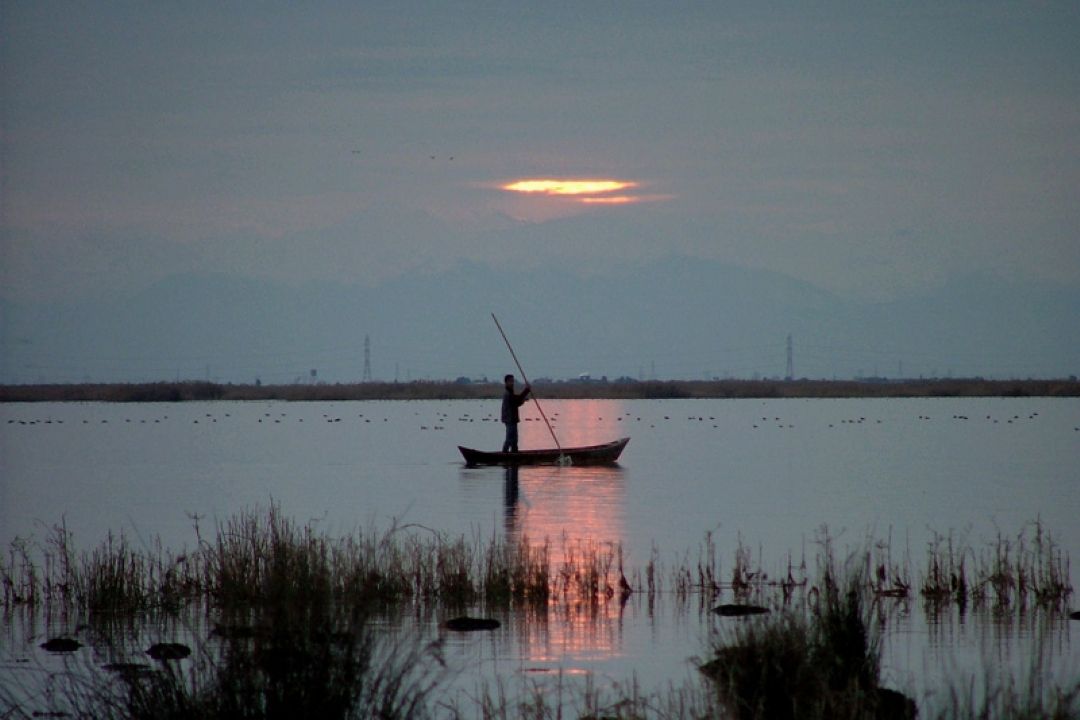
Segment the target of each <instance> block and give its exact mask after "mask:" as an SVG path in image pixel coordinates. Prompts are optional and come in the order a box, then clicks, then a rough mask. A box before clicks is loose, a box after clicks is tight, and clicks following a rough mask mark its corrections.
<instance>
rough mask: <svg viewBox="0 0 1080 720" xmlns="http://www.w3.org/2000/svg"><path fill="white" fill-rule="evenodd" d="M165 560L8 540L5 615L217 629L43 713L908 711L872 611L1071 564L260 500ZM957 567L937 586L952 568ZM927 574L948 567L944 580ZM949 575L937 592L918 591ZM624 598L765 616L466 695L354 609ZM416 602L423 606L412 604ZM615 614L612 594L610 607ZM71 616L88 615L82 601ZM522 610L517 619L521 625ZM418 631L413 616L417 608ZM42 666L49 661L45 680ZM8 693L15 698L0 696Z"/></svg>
mask: <svg viewBox="0 0 1080 720" xmlns="http://www.w3.org/2000/svg"><path fill="white" fill-rule="evenodd" d="M195 522H196V526H195V531H196V537H197V547H196V548H194V549H193V550H190V551H187V552H184V553H182V554H179V555H177V554H172V553H170V552H168V551H166V550H164V549H163V548H161V547H160V544H158V543H155V544H152V545H150V546H143V547H141V548H140V547H138V546H134V545H133V544H132V543H131V542H130V541H128V540H127V539H126V538H124V537H123V536H122V535H115V536H114V535H109V536H108V537H107V538H106V539H105V541H104V542H102V543H101V544H100V545H99V546H98V547H96V548H94V549H92V550H90V551H88V552H84V553H76V552H75V551H74V550H73V542H72V539H71V536H70V533H69V532H68V531H67V529H66V527H65V526H64V524H63V522H61V523H60V524H59V525H58V526H56V527H54V528H52V529H51V530H50V531H49V532H48V534H47V536H46V538H45V540H44V542H42V543H40V544H38V543H34V542H31V541H30V540H28V539H16V540H15V541H13V542H12V543H11V544H10V545H9V548H8V552H7V554H6V555H5V556H4V559H3V560H0V580H2V584H3V592H4V595H3V601H4V606H3V609H4V611H5V612H6V613H11V612H14V611H16V610H26V611H32V610H34V609H35V608H44V609H45V610H47V611H51V610H52V609H59V610H63V611H65V612H66V611H71V610H74V611H76V614H78V615H79V616H80V617H83V616H85V617H87V622H88V623H89V625H90V627H91V628H92V630H91V632H92V633H93V634H94V635H95V636H96V640H95V641H94V644H95V647H99V648H100V647H101V646H102V644H105V645H107V644H108V642H109V640H108V637H109V636H110V635H112V636H116V637H130V636H131V634H132V633H131V632H130V630H125V629H124V628H122V627H118V626H117V625H116V624H117V623H121V624H122V623H123V622H124V618H136V617H145V616H147V615H160V616H163V617H166V618H168V617H172V618H174V620H173V621H172V622H174V623H177V622H179V623H181V624H182V623H183V622H184V621H183V620H181V619H176V618H182V617H183V616H184V611H185V609H187V610H191V609H192V608H196V609H197V611H198V612H206V611H212V612H209V613H208V614H210V615H212V616H213V617H214V618H215V622H214V623H213V626H214V630H213V632H212V634H211V635H210V636H209V637H208V636H207V635H206V634H205V633H192V634H191V635H192V637H194V638H195V643H194V644H195V647H194V651H193V655H192V658H191V659H190V660H188V661H185V663H184V664H180V663H168V662H166V663H162V664H160V665H157V666H152V667H151V666H146V665H140V664H138V663H131V662H127V661H126V660H125V659H124V657H125V656H124V651H123V649H122V648H117V649H115V650H113V651H108V652H107V653H106V654H108V655H110V656H114V657H118V658H120V660H121V662H116V663H110V666H109V668H110V669H108V670H103V669H102V668H100V667H94V668H84V669H81V670H77V671H73V672H71V673H68V674H66V675H64V676H63V683H60V682H54V680H52V679H50V680H49V681H48V682H49V683H52V685H51V687H54V688H60V690H55V691H54V692H53V695H51V696H49V698H48V702H47V703H45V706H44V709H43V710H41V712H67V713H69V714H71V715H76V716H79V715H83V716H111V717H121V718H142V717H193V716H198V717H208V718H214V717H268V716H319V717H388V718H393V717H419V718H424V717H450V718H472V717H483V718H492V719H494V720H497V719H498V718H519V717H525V718H538V719H539V718H545V719H546V718H558V717H577V718H586V717H593V718H599V717H609V718H719V717H725V718H749V719H753V720H756V719H757V718H787V717H791V718H794V717H800V718H803V717H806V718H817V717H822V718H824V717H848V718H880V717H896V718H901V717H905V718H906V717H911V716H912V712H913V710H914V706H913V704H912V700H911V699H909V698H906V697H904V696H903V695H900V694H899V693H897V692H896V691H895V690H893V689H890V688H886V687H884V686H883V682H882V678H881V673H880V666H881V661H880V658H881V655H880V647H881V632H882V628H883V623H882V622H881V616H882V613H883V612H886V611H887V609H888V608H890V607H896V606H897V605H898V604H903V603H904V602H905V601H906V600H909V599H911V597H912V596H914V595H915V593H913V592H912V591H911V588H912V587H919V588H920V589H921V592H920V593H918V595H919V596H921V597H923V598H924V599H925V600H926V601H927V604H928V605H934V604H935V603H936V604H937V605H938V606H939V607H941V606H944V607H950V608H952V607H954V606H955V603H958V602H960V601H961V600H962V601H963V602H980V600H978V598H979V597H980V595H979V594H978V593H979V592H980V590H979V588H982V589H983V590H982V591H983V592H985V593H986V594H987V595H986V599H985V602H993V603H1000V604H1006V603H1007V605H1008V607H1011V608H1017V609H1021V608H1025V607H1030V606H1032V605H1036V606H1039V607H1046V608H1051V609H1053V608H1060V606H1061V604H1062V603H1063V602H1064V600H1065V599H1067V598H1068V597H1069V595H1070V593H1071V588H1070V587H1069V585H1068V582H1067V578H1068V559H1067V557H1066V556H1065V555H1064V553H1063V552H1062V551H1061V549H1060V548H1059V547H1058V546H1057V545H1056V544H1055V543H1054V542H1053V541H1052V539H1051V538H1050V536H1049V534H1048V533H1047V532H1045V530H1044V529H1043V528H1042V526H1041V525H1040V524H1039V523H1038V521H1036V522H1035V523H1033V524H1032V525H1030V526H1028V527H1026V528H1024V530H1023V531H1022V532H1020V533H1018V534H1016V535H1014V536H999V538H998V540H997V542H996V543H995V544H992V545H990V546H988V547H986V548H983V550H982V551H981V552H975V551H973V550H972V549H970V548H969V547H968V546H967V545H966V544H965V543H963V542H960V541H957V540H955V539H954V538H952V537H951V536H940V537H937V538H935V541H934V542H933V543H931V546H930V548H929V551H928V559H927V568H928V570H927V572H926V573H925V576H924V577H923V578H921V579H920V580H919V581H918V584H917V585H916V583H914V582H912V580H911V572H910V561H909V560H907V558H906V555H904V556H902V557H900V558H897V557H896V556H895V555H894V553H893V549H892V541H891V538H890V539H886V540H874V539H872V538H870V539H868V540H867V545H866V549H865V550H863V551H857V552H855V553H854V554H852V555H850V556H849V557H848V558H847V559H846V560H845V562H844V563H842V564H841V563H838V562H837V561H836V560H835V550H834V547H835V541H834V539H833V538H831V537H830V535H829V533H828V531H827V529H826V528H822V530H821V532H820V534H819V536H818V537H817V538H816V542H815V545H816V551H815V552H814V554H813V557H812V558H811V560H810V561H808V560H807V558H806V556H805V553H804V555H803V556H802V557H798V558H797V557H794V556H792V557H789V558H788V559H787V562H786V567H784V566H781V567H782V569H781V570H780V571H779V572H777V573H774V574H772V575H770V573H768V572H766V571H765V569H764V564H763V563H762V560H761V555H762V553H761V551H760V549H759V550H758V551H757V553H754V552H752V551H751V550H750V548H748V547H746V546H745V545H744V544H743V543H742V542H739V543H738V545H737V546H736V547H735V548H734V552H733V558H732V561H731V563H730V566H725V564H724V563H723V562H722V553H721V552H720V551H719V549H718V547H717V545H716V541H715V539H714V538H713V536H712V535H710V534H707V535H706V536H705V540H704V542H703V543H702V544H701V545H700V546H699V548H698V549H697V554H696V557H694V556H691V555H690V554H687V555H686V556H685V557H684V558H683V559H682V560H680V561H677V562H676V563H675V564H674V565H673V566H671V567H665V566H664V565H663V563H661V561H660V557H659V552H658V551H657V550H654V551H653V553H652V555H651V557H650V558H649V559H648V562H647V564H646V565H645V567H644V568H640V569H638V568H629V567H627V565H626V564H625V559H624V557H623V552H622V548H621V547H620V546H619V545H618V544H617V543H601V542H591V541H590V542H579V541H574V540H572V539H570V538H566V537H563V538H559V539H556V540H551V539H544V540H543V541H539V542H537V541H532V540H530V539H527V538H521V539H520V540H519V541H516V542H510V543H507V542H502V541H499V540H495V539H493V540H491V541H487V542H483V541H480V540H479V539H476V538H472V539H467V538H446V537H444V536H442V535H441V534H439V533H437V532H434V531H431V530H430V529H427V528H423V527H419V526H408V525H396V524H395V525H392V526H391V527H390V528H388V529H385V530H374V529H367V530H362V531H357V532H355V533H351V534H349V535H346V536H344V537H340V538H334V537H330V536H328V535H326V534H324V533H321V532H318V531H317V530H316V529H315V528H314V527H313V526H310V525H299V524H297V523H295V522H294V521H292V520H290V519H289V518H287V517H286V516H285V515H284V514H283V513H282V512H281V510H280V508H279V507H277V506H271V507H270V508H269V509H267V510H258V509H256V510H252V511H249V512H244V513H240V514H237V515H234V516H232V517H229V518H226V519H225V520H223V521H221V522H219V523H217V524H216V526H215V528H214V532H213V533H212V534H211V535H210V536H208V537H204V536H203V529H202V528H201V527H200V526H199V523H198V521H197V520H196V521H195ZM954 576H955V577H956V578H957V580H956V581H955V582H954V581H953V577H954ZM946 578H947V579H948V582H947V583H946ZM935 587H941V588H945V587H947V588H948V591H947V593H945V592H942V594H941V595H934V594H931V593H928V592H927V589H928V588H930V589H932V588H935ZM635 593H640V594H642V595H644V596H645V597H647V598H648V599H649V602H651V601H652V599H653V598H654V597H656V596H657V595H659V594H661V593H667V594H668V595H670V596H671V597H674V598H675V599H676V600H678V601H688V600H689V599H690V598H692V597H697V598H699V599H700V602H701V603H702V607H703V608H705V607H706V606H707V605H709V604H711V603H712V602H713V601H714V600H715V598H716V597H717V596H718V595H719V594H721V593H730V594H732V595H733V596H734V597H735V598H736V599H737V600H740V601H746V600H753V599H763V600H764V601H765V602H766V603H767V604H768V605H769V606H770V608H771V610H772V612H770V613H768V614H765V615H762V616H761V618H760V619H747V620H745V621H738V622H737V623H735V624H728V625H722V626H721V632H720V633H719V634H718V635H716V636H715V637H714V638H712V645H711V647H710V650H709V656H708V657H707V658H706V659H705V660H704V661H702V662H701V663H700V667H701V670H702V672H701V674H700V675H699V676H696V677H692V678H689V679H688V680H687V682H686V684H685V685H683V686H681V687H669V688H667V689H663V690H659V691H654V692H649V693H645V692H642V690H641V689H640V688H639V687H638V685H637V683H636V681H634V680H631V681H629V682H628V683H626V684H615V685H610V684H605V685H604V687H602V688H601V687H597V686H596V685H595V684H594V683H593V682H592V681H591V680H586V681H585V683H584V684H582V683H581V682H580V681H579V680H575V681H574V682H567V683H566V684H565V685H564V684H563V682H562V678H561V677H560V678H555V686H554V688H553V687H552V683H551V682H550V680H551V679H550V678H544V679H542V680H534V679H530V678H527V677H524V678H521V679H520V680H519V681H515V682H518V685H517V686H515V687H509V686H507V685H505V684H504V681H502V680H500V681H498V682H496V683H495V684H494V685H488V686H483V687H481V688H480V689H478V690H477V692H475V693H472V694H465V695H462V694H460V693H458V694H453V695H448V692H449V691H448V687H449V679H450V675H451V673H450V670H449V669H448V668H447V665H446V663H445V660H444V658H443V655H442V644H441V643H442V641H441V640H440V639H439V638H436V639H435V640H430V639H425V638H423V637H422V636H421V634H420V633H419V632H417V633H415V634H406V635H405V636H394V634H392V633H391V634H389V635H387V634H386V633H385V632H379V631H376V630H375V629H374V628H373V624H372V623H371V618H372V617H373V615H374V614H375V613H376V612H377V611H378V610H380V609H381V608H382V607H384V606H387V605H393V604H394V603H414V604H416V606H417V612H420V613H424V612H428V611H431V612H435V613H436V614H441V613H442V612H443V611H444V610H445V609H447V608H457V607H459V606H466V607H487V608H508V607H514V608H516V609H518V610H519V611H520V612H522V613H523V617H525V618H526V621H525V622H533V621H535V622H551V621H553V619H554V620H555V621H558V618H560V617H567V618H579V617H594V616H595V617H604V616H605V615H607V614H608V613H609V611H611V610H612V607H611V606H610V605H609V604H610V603H620V602H626V600H627V596H628V595H629V596H632V595H633V594H635ZM423 608H427V610H426V611H425V610H424V609H423ZM614 611H615V612H618V611H619V608H617V607H616V608H614ZM84 614H85V615H84ZM529 618H535V620H529ZM421 624H423V623H421ZM49 677H50V678H52V677H53V676H51V675H50V676H49ZM955 688H956V689H954V690H952V692H951V694H948V695H946V696H945V697H944V699H942V700H940V702H939V704H938V705H937V706H934V707H930V706H927V707H922V708H919V710H920V717H941V718H945V717H961V718H963V717H972V718H976V717H978V718H984V717H1055V718H1075V717H1080V685H1077V686H1076V687H1065V688H1061V689H1050V690H1048V691H1047V690H1044V689H1042V688H1038V689H1037V691H1035V690H1032V689H1029V688H1024V687H1022V686H1017V685H1015V684H1013V683H1012V681H1011V680H1009V679H1002V680H999V681H997V682H996V683H994V684H990V683H988V684H987V688H988V689H986V690H985V691H980V692H978V693H977V692H976V691H974V690H972V689H971V687H969V685H967V684H966V681H962V680H961V681H958V682H957V684H956V686H955ZM23 697H24V696H23V695H20V694H19V692H18V689H16V690H14V691H13V690H12V689H11V688H10V686H5V684H4V683H0V716H7V715H9V714H10V715H11V716H14V717H18V716H19V714H18V712H17V710H18V707H19V705H18V703H19V702H22V699H23ZM5 702H6V703H8V705H10V707H11V708H12V710H11V712H10V713H9V712H6V711H5V710H4V706H5Z"/></svg>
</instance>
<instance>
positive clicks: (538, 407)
mask: <svg viewBox="0 0 1080 720" xmlns="http://www.w3.org/2000/svg"><path fill="white" fill-rule="evenodd" d="M491 319H492V320H494V321H495V327H497V328H499V334H500V335H502V339H503V342H504V343H506V349H507V350H509V351H510V357H512V358H514V364H515V365H517V369H518V372H519V373H521V379H522V381H523V382H524V383H525V384H526V385H528V384H529V378H528V377H527V376H526V375H525V368H523V367H521V361H519V360H518V357H517V353H515V352H514V348H513V346H512V345H511V344H510V340H509V338H507V337H506V332H505V331H504V330H503V329H502V325H500V324H499V318H497V317H495V313H491ZM532 399H533V402H534V403H536V409H537V410H539V411H540V417H542V418H544V424H545V425H547V429H548V432H549V433H551V439H552V440H554V441H555V447H556V448H558V450H559V456H560V457H562V445H560V444H559V438H557V437H555V430H554V429H553V428H552V427H551V423H550V422H548V419H547V415H545V414H544V408H542V407H540V401H539V400H537V399H536V393H533V396H532Z"/></svg>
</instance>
